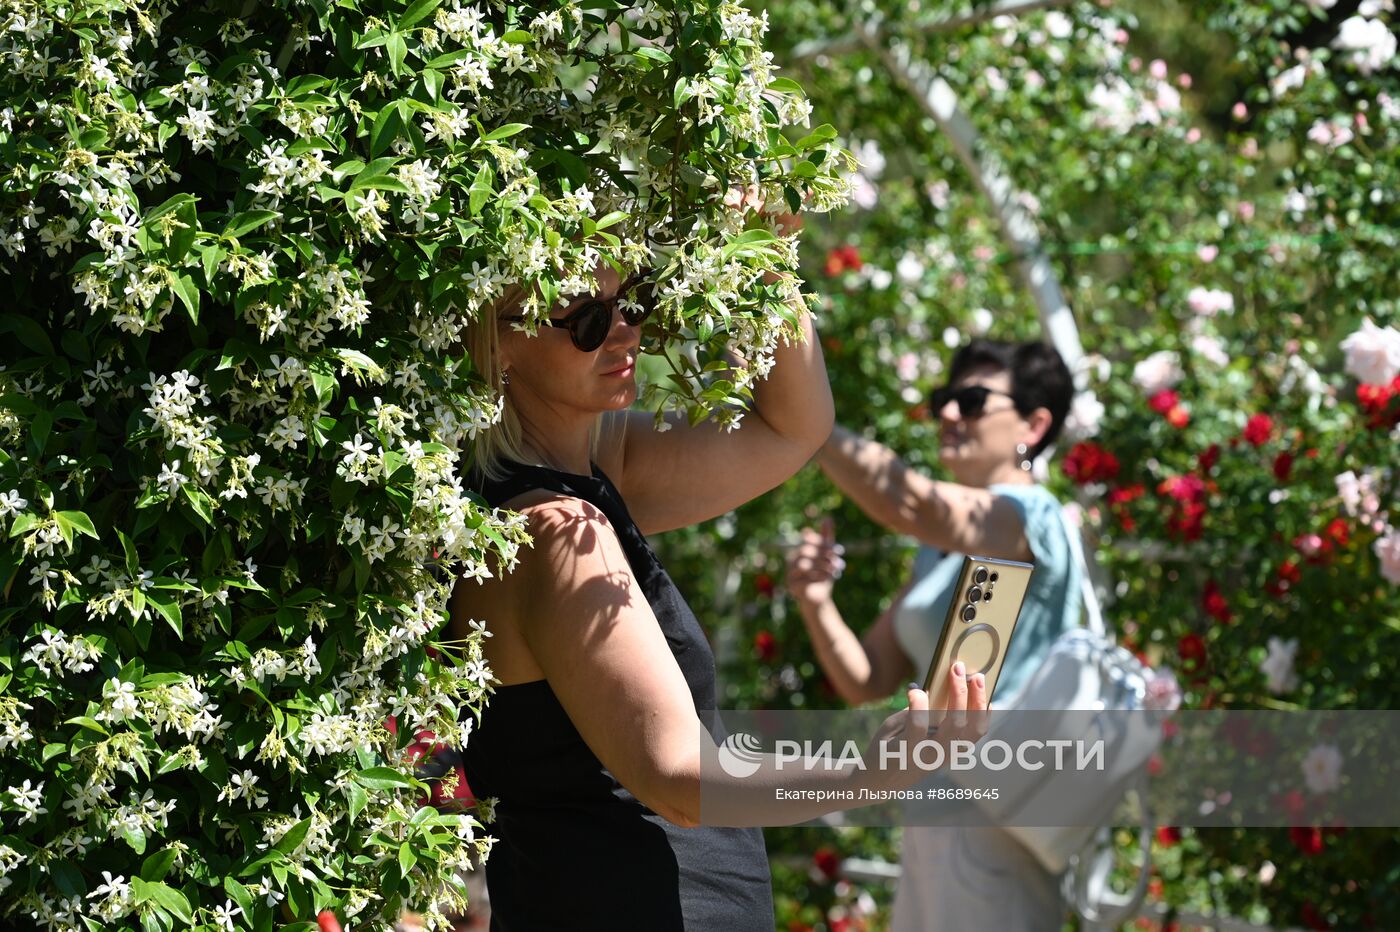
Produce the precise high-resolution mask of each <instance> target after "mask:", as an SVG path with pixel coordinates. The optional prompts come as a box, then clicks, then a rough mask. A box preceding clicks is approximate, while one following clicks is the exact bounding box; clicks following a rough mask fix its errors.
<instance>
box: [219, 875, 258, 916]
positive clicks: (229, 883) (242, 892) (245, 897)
mask: <svg viewBox="0 0 1400 932" xmlns="http://www.w3.org/2000/svg"><path fill="white" fill-rule="evenodd" d="M224 890H225V891H227V893H228V895H229V898H230V899H231V900H233V902H234V905H235V906H237V907H239V908H240V909H242V910H243V915H244V916H245V917H247V916H251V915H252V914H253V894H251V893H249V892H248V888H247V887H245V886H243V884H241V883H239V882H238V881H236V880H234V879H233V878H232V877H225V878H224Z"/></svg>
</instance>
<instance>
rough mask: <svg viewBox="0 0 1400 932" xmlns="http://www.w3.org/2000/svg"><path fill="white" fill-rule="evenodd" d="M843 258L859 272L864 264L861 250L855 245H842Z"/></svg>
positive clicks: (847, 265)
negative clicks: (861, 259) (861, 258)
mask: <svg viewBox="0 0 1400 932" xmlns="http://www.w3.org/2000/svg"><path fill="white" fill-rule="evenodd" d="M841 258H842V260H843V261H844V262H845V263H846V268H848V269H850V270H851V271H852V272H859V271H860V269H861V266H862V265H863V264H864V263H862V262H861V261H860V250H859V249H857V248H856V247H854V246H842V247H841Z"/></svg>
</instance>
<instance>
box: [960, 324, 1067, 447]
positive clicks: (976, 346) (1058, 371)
mask: <svg viewBox="0 0 1400 932" xmlns="http://www.w3.org/2000/svg"><path fill="white" fill-rule="evenodd" d="M982 367H990V368H994V369H1001V370H1002V371H1004V372H1006V373H1007V374H1008V375H1010V376H1011V398H1012V401H1013V402H1014V403H1015V405H1016V410H1017V411H1019V412H1020V413H1021V416H1022V417H1025V416H1027V415H1029V414H1030V413H1031V412H1032V411H1034V410H1035V409H1036V408H1045V409H1046V410H1048V411H1049V412H1050V429H1049V430H1047V431H1046V432H1045V436H1044V437H1042V438H1041V439H1040V442H1039V443H1037V444H1036V445H1035V446H1034V447H1033V448H1032V449H1031V451H1030V453H1029V454H1028V456H1029V457H1030V458H1031V459H1035V458H1036V457H1037V456H1039V455H1040V454H1041V453H1042V452H1044V450H1045V448H1046V447H1048V446H1050V444H1052V443H1054V442H1055V439H1056V438H1057V437H1059V436H1060V429H1061V428H1063V427H1064V424H1065V418H1066V417H1068V416H1069V408H1070V405H1071V404H1072V403H1073V402H1074V378H1073V377H1072V376H1071V375H1070V374H1069V367H1068V366H1066V365H1065V361H1064V360H1063V359H1062V358H1060V354H1059V353H1058V352H1056V350H1055V348H1054V347H1053V346H1051V345H1049V344H1048V343H1040V342H1038V341H1031V342H1029V343H1007V342H1006V341H1004V340H987V339H980V338H979V339H976V340H973V341H972V342H971V343H969V344H967V345H966V346H964V347H963V348H962V349H960V350H958V351H957V352H956V353H954V354H953V364H952V367H951V369H950V370H949V373H948V382H949V384H952V383H954V382H957V381H958V380H959V379H961V378H962V377H963V376H965V375H966V374H967V373H968V372H969V371H971V370H973V369H978V368H982Z"/></svg>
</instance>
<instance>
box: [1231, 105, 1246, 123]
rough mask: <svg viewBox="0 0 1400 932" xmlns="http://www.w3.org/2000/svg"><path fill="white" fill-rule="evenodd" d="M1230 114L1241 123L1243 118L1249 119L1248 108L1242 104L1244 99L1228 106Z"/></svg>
mask: <svg viewBox="0 0 1400 932" xmlns="http://www.w3.org/2000/svg"><path fill="white" fill-rule="evenodd" d="M1230 116H1232V117H1234V118H1235V119H1236V120H1239V121H1240V122H1241V123H1243V122H1244V121H1245V120H1247V119H1249V108H1248V107H1246V106H1245V105H1244V101H1242V100H1241V101H1238V102H1237V103H1236V104H1235V105H1234V106H1233V107H1231V108H1230Z"/></svg>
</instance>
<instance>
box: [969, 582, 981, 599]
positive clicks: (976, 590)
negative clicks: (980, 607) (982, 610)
mask: <svg viewBox="0 0 1400 932" xmlns="http://www.w3.org/2000/svg"><path fill="white" fill-rule="evenodd" d="M967 600H968V601H969V602H980V601H982V589H981V588H980V587H979V586H973V587H972V588H971V589H969V590H967Z"/></svg>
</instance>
